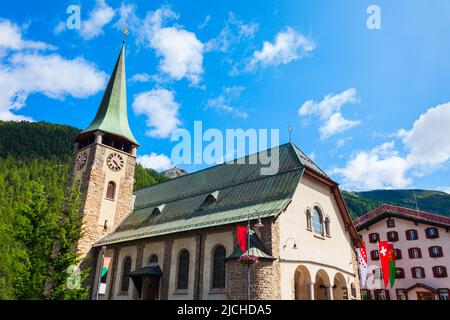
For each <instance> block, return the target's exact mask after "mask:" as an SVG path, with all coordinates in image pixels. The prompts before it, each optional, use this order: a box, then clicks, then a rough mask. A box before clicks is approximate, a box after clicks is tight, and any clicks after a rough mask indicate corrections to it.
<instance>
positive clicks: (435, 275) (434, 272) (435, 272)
mask: <svg viewBox="0 0 450 320" xmlns="http://www.w3.org/2000/svg"><path fill="white" fill-rule="evenodd" d="M431 270H433V277H435V278H437V277H438V275H437V270H436V267H433V268H431Z"/></svg>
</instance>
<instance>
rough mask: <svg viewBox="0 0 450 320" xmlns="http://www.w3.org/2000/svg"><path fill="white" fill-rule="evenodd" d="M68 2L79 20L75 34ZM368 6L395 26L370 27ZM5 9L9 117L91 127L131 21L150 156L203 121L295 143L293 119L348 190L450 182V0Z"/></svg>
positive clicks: (164, 160)
mask: <svg viewBox="0 0 450 320" xmlns="http://www.w3.org/2000/svg"><path fill="white" fill-rule="evenodd" d="M70 5H80V8H81V10H80V16H81V29H78V30H69V29H68V28H67V24H66V20H67V18H68V17H69V14H67V13H66V10H67V8H68V6H70ZM369 5H377V6H378V7H379V8H380V12H381V15H380V17H381V19H380V21H381V29H375V30H370V29H369V28H368V27H367V25H366V21H367V19H368V17H369V16H370V14H368V13H367V12H366V10H367V8H368V7H369ZM0 19H1V20H0V87H2V88H6V90H2V91H3V92H2V93H0V119H3V120H20V119H32V120H34V121H48V122H54V123H61V124H70V125H73V126H76V127H79V128H85V127H86V126H87V125H88V124H89V122H90V121H91V119H92V118H93V116H94V114H95V112H96V109H97V106H98V104H99V101H100V99H101V96H102V94H103V89H104V86H105V81H106V80H107V77H108V76H109V74H110V72H111V70H112V68H113V65H114V62H115V60H116V58H117V54H118V52H119V49H120V45H121V40H122V34H121V32H120V29H121V25H122V24H123V23H124V22H126V23H127V24H128V25H129V29H130V35H129V36H128V39H127V49H126V51H127V55H126V63H127V78H128V87H127V90H128V109H129V120H130V126H131V128H132V130H133V133H134V134H135V136H136V138H137V140H138V141H139V142H140V144H141V147H140V149H139V152H138V154H139V156H140V161H141V162H142V163H143V164H145V165H147V166H149V167H156V168H157V169H164V168H166V167H169V166H170V165H172V163H170V159H169V157H170V154H171V150H172V148H173V146H174V145H175V143H174V142H171V141H170V133H171V132H172V131H173V130H174V129H176V128H186V129H188V130H192V128H193V123H194V121H195V120H201V121H203V127H204V128H205V129H206V128H218V129H220V130H225V129H227V128H243V129H247V128H256V129H259V128H269V129H270V128H278V129H280V142H281V143H283V142H287V141H288V132H287V129H286V128H287V126H288V125H289V124H291V125H292V126H293V129H294V130H293V133H292V140H293V142H294V143H295V144H297V145H298V146H299V147H300V148H301V149H302V150H303V151H304V152H305V153H307V154H309V155H310V156H311V157H312V158H313V159H314V160H315V161H316V162H317V164H318V165H319V166H320V167H321V168H322V169H324V170H325V171H326V172H328V173H329V174H330V175H331V176H332V177H333V178H334V179H335V180H337V181H338V182H339V183H340V184H341V185H342V186H343V187H344V188H345V189H351V190H367V189H376V188H412V187H415V188H428V189H440V190H445V191H447V192H449V191H450V182H449V181H450V179H449V178H450V171H449V167H450V166H449V158H450V139H449V138H448V137H449V136H450V104H449V103H450V81H449V80H450V79H449V75H450V59H449V58H448V57H449V56H450V41H449V40H450V2H448V1H446V0H442V1H438V0H436V1H432V2H430V1H413V0H404V1H381V0H375V1H374V0H372V1H363V0H347V1H345V0H342V1H332V0H329V1H326V0H321V1H317V0H315V1H313V0H309V1H214V2H212V1H195V2H193V1H131V0H128V1H115V0H102V1H100V0H99V1H45V2H36V1H13V2H11V1H9V2H7V3H5V4H3V5H2V10H1V13H0ZM37 69H39V70H38V71H37ZM161 119H164V120H163V121H161ZM183 167H184V168H185V169H187V170H188V171H195V170H198V169H200V168H202V167H203V166H202V165H183Z"/></svg>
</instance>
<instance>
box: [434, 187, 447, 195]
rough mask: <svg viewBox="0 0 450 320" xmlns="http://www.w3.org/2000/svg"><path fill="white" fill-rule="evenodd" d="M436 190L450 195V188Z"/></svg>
mask: <svg viewBox="0 0 450 320" xmlns="http://www.w3.org/2000/svg"><path fill="white" fill-rule="evenodd" d="M436 190H439V191H442V192H445V193H448V194H450V187H438V188H436Z"/></svg>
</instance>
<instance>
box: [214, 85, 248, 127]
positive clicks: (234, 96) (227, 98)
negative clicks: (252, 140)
mask: <svg viewBox="0 0 450 320" xmlns="http://www.w3.org/2000/svg"><path fill="white" fill-rule="evenodd" d="M244 89H245V88H244V87H240V86H234V87H224V88H223V89H222V93H221V94H220V95H219V96H218V97H216V98H212V99H208V100H207V101H206V107H207V108H211V109H214V110H217V111H219V112H225V113H230V114H232V115H233V116H234V117H237V118H242V119H246V118H247V117H248V113H247V112H245V111H241V110H239V108H238V107H236V106H233V103H235V101H237V100H239V98H240V96H241V94H242V91H244Z"/></svg>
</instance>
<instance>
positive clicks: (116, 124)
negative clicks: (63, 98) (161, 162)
mask: <svg viewBox="0 0 450 320" xmlns="http://www.w3.org/2000/svg"><path fill="white" fill-rule="evenodd" d="M93 131H102V132H106V133H111V134H114V135H116V136H119V137H122V138H124V139H126V140H128V141H130V142H131V143H133V144H135V145H139V144H138V142H137V141H136V139H135V138H134V136H133V133H132V132H131V130H130V127H129V125H128V114H127V88H126V79H125V43H124V44H123V45H122V49H121V50H120V54H119V57H118V58H117V62H116V65H115V67H114V70H113V73H112V74H111V78H110V79H109V82H108V86H107V87H106V91H105V93H104V94H103V98H102V101H101V103H100V106H99V108H98V110H97V114H96V115H95V118H94V120H93V121H92V123H91V124H90V125H89V126H88V127H87V128H86V129H85V130H84V131H82V132H81V133H80V136H81V135H83V134H85V133H88V132H93Z"/></svg>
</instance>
